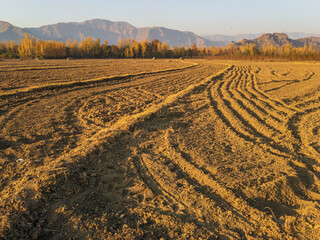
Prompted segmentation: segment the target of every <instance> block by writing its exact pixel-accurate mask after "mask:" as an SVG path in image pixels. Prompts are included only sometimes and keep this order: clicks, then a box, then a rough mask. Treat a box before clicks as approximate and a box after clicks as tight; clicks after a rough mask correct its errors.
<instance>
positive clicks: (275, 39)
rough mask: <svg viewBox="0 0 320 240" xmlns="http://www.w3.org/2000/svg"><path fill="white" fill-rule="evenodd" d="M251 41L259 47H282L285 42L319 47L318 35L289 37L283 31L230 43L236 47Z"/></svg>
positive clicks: (293, 44)
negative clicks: (297, 37)
mask: <svg viewBox="0 0 320 240" xmlns="http://www.w3.org/2000/svg"><path fill="white" fill-rule="evenodd" d="M251 43H253V44H256V45H257V46H258V47H259V48H262V47H263V46H264V45H266V46H275V47H282V46H283V45H285V44H290V45H292V46H293V47H303V46H305V45H307V46H309V45H314V46H316V47H320V37H308V38H300V39H291V38H289V36H288V35H287V34H285V33H273V34H271V33H267V34H263V35H262V36H260V37H257V38H255V39H252V40H248V39H243V40H241V41H238V42H233V43H231V44H230V45H232V46H234V47H237V46H245V45H246V44H251Z"/></svg>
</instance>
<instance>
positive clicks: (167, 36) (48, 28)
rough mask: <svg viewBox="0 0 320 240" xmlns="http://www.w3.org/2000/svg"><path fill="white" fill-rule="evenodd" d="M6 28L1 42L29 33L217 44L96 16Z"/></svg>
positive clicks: (188, 34)
mask: <svg viewBox="0 0 320 240" xmlns="http://www.w3.org/2000/svg"><path fill="white" fill-rule="evenodd" d="M2 23H3V24H2ZM9 25H10V24H9ZM10 26H12V25H10ZM12 27H13V26H12ZM6 28H7V26H6V24H5V22H0V41H8V40H15V41H16V42H17V41H18V40H19V39H21V38H23V37H24V33H29V34H30V35H32V36H34V37H36V38H38V39H44V40H56V41H63V42H65V41H66V40H67V39H68V38H70V39H72V40H73V39H77V40H78V41H80V40H83V39H85V38H86V37H89V36H92V37H93V38H95V39H97V38H100V40H101V42H103V41H104V40H107V41H108V42H109V44H118V41H119V39H120V38H121V39H127V38H130V39H134V40H137V41H143V40H145V39H148V40H149V41H151V40H153V39H155V38H157V39H158V40H159V41H161V42H166V43H168V44H169V45H170V46H171V47H174V46H179V47H180V46H181V44H184V46H187V47H190V46H191V45H192V44H193V43H196V44H197V46H206V47H209V46H211V45H213V42H212V41H210V40H207V39H204V38H203V37H200V36H198V35H196V34H194V33H192V32H182V31H178V30H174V29H168V28H164V27H144V28H136V27H134V26H132V25H131V24H129V23H127V22H112V21H109V20H102V19H93V20H88V21H84V22H80V23H77V22H69V23H57V24H52V25H45V26H42V27H39V28H17V29H19V31H18V30H17V31H18V33H16V34H12V33H11V32H10V31H8V30H7V29H6ZM1 29H4V30H3V32H1Z"/></svg>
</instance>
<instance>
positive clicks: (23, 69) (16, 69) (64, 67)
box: [0, 65, 85, 72]
mask: <svg viewBox="0 0 320 240" xmlns="http://www.w3.org/2000/svg"><path fill="white" fill-rule="evenodd" d="M81 67H85V65H80V66H51V67H29V68H12V69H6V70H0V72H16V71H29V70H51V69H68V68H81Z"/></svg>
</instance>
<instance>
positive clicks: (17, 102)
mask: <svg viewBox="0 0 320 240" xmlns="http://www.w3.org/2000/svg"><path fill="white" fill-rule="evenodd" d="M121 61H122V60H119V61H115V62H114V64H115V65H112V64H113V63H110V66H108V68H109V69H112V70H110V71H113V73H112V74H110V75H117V74H115V73H114V72H116V71H117V68H118V65H116V64H119V63H120V62H121ZM123 61H124V64H126V61H127V60H123ZM23 62H26V65H28V64H29V65H32V67H34V68H36V67H38V65H37V63H35V62H32V63H28V61H23ZM49 62H50V61H49ZM61 62H63V60H61ZM69 62H72V61H68V63H66V64H65V63H63V64H64V67H65V68H64V69H63V71H64V72H65V75H66V76H67V75H68V74H70V71H74V70H72V68H68V66H69V65H68V64H69ZM98 62H99V61H98ZM154 62H155V61H154V60H143V61H141V62H140V63H139V64H140V65H139V64H138V63H137V64H138V65H139V67H138V69H139V71H136V72H135V73H137V72H143V71H155V70H162V72H159V73H152V74H148V75H141V76H134V77H128V78H123V79H118V80H116V79H113V80H108V81H106V82H100V83H94V84H88V85H85V86H70V87H66V88H62V89H58V88H57V89H54V90H46V89H42V90H41V91H37V92H25V93H19V94H18V93H17V94H15V95H10V96H6V97H2V98H1V96H0V99H1V100H0V126H1V135H0V161H1V172H0V186H1V188H0V189H1V196H2V198H1V202H0V206H1V208H0V223H1V225H0V234H2V237H3V238H9V239H15V238H22V239H30V238H33V239H71V238H73V239H161V238H163V239H200V238H202V239H216V238H219V239H317V238H318V236H319V235H320V220H319V219H320V211H319V209H320V204H319V201H320V188H319V184H320V182H319V177H320V165H319V159H320V158H319V157H320V120H319V113H320V110H319V107H320V100H319V89H320V82H319V80H318V76H319V70H318V69H320V68H319V66H318V64H314V63H303V64H300V63H277V64H275V63H253V62H223V63H220V62H216V61H205V60H197V61H193V62H197V64H198V65H195V66H193V67H192V68H189V69H181V68H184V67H186V66H188V65H191V63H190V62H187V61H184V62H181V61H176V63H175V64H176V65H175V66H172V65H167V64H169V62H166V61H163V62H160V61H159V66H158V68H156V69H155V68H152V69H150V68H149V66H152V65H155V64H154ZM27 63H28V64H27ZM15 64H16V65H15ZM15 64H12V66H10V68H12V69H14V68H19V67H20V68H24V67H25V65H22V64H21V62H15ZM72 64H74V63H70V66H71V65H72ZM97 64H98V63H97ZM148 64H149V65H148ZM170 64H171V63H170ZM55 65H59V61H56V62H55ZM144 66H146V67H145V68H144ZM173 67H176V68H180V69H181V70H179V69H177V70H175V71H171V72H163V70H164V69H169V68H173ZM80 68H82V67H80ZM4 69H9V68H4ZM132 69H133V70H130V68H128V72H126V71H123V72H121V71H120V70H119V75H120V74H126V73H132V72H133V71H135V70H134V69H136V68H135V67H132ZM24 71H30V70H21V72H22V73H23V72H24ZM41 71H43V73H42V74H44V75H45V74H48V73H47V71H48V72H50V74H53V75H54V74H55V72H56V73H57V76H56V77H53V78H59V77H60V76H62V75H63V71H62V70H61V71H60V70H59V71H58V70H54V69H47V70H41ZM103 71H104V70H103V68H102V67H101V72H103ZM220 71H222V72H220ZM8 72H10V71H8ZM8 72H7V73H8ZM16 72H17V71H16ZM34 72H36V71H34ZM218 72H220V73H218ZM35 74H36V73H35ZM71 75H72V74H71ZM71 75H68V76H71ZM76 76H79V75H76ZM90 76H93V75H90V74H88V77H87V78H86V79H89V78H90ZM95 77H96V76H94V77H93V78H95ZM31 78H32V77H30V79H31ZM66 79H69V77H66ZM70 80H71V81H74V80H75V79H72V77H70ZM5 81H6V80H5ZM19 81H20V82H21V86H23V87H28V86H37V84H39V82H35V83H33V82H32V81H30V82H29V83H28V85H24V83H23V82H24V81H23V79H20V80H18V81H17V83H18V82H19ZM41 84H42V82H41ZM41 84H39V85H41ZM3 85H4V86H6V84H5V83H3ZM17 85H18V86H20V85H19V84H17ZM3 91H4V92H5V91H9V90H3ZM19 158H21V159H23V160H18V159H19ZM0 236H1V235H0Z"/></svg>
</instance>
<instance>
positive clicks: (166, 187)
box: [133, 153, 219, 233]
mask: <svg viewBox="0 0 320 240" xmlns="http://www.w3.org/2000/svg"><path fill="white" fill-rule="evenodd" d="M139 155H141V154H139ZM151 159H152V158H151V157H150V156H149V154H146V153H143V154H142V155H141V156H139V157H138V156H135V157H134V158H133V163H134V165H135V168H136V169H137V172H138V174H139V176H140V177H141V178H142V180H143V181H144V183H145V184H146V185H147V186H148V188H150V189H151V191H152V192H153V193H154V194H155V195H158V196H163V197H164V198H165V199H166V200H167V201H168V202H169V203H170V204H171V206H172V208H173V210H174V205H180V207H181V206H182V207H183V209H182V210H183V211H184V212H187V213H188V217H189V219H190V220H191V222H193V223H194V224H196V225H197V226H199V227H204V228H205V229H206V230H208V231H209V232H211V233H217V231H216V230H215V229H214V228H213V227H212V226H210V224H209V223H208V222H206V221H205V220H204V219H203V217H202V216H201V214H199V213H198V212H197V211H195V210H193V208H192V205H191V203H188V202H184V201H183V199H184V198H183V197H182V198H181V197H179V193H181V192H179V193H176V192H174V190H176V188H173V189H172V190H173V191H170V190H171V189H170V184H167V183H166V181H165V180H164V178H161V177H159V172H157V174H155V173H153V171H152V170H151V169H152V168H153V167H155V166H156V165H158V164H157V163H155V162H154V161H152V160H151ZM162 166H163V165H162ZM168 171H169V172H170V170H168V169H167V170H166V171H165V173H166V174H168V173H169V172H168ZM156 176H157V177H158V179H157V178H156ZM189 189H190V188H189ZM195 194H196V193H194V192H193V193H190V194H189V195H190V196H193V197H194V198H195V197H196V196H195ZM198 199H199V198H198ZM195 200H196V199H195ZM206 200H207V201H208V199H206ZM207 201H206V202H207ZM213 206H214V205H213ZM215 207H216V206H215ZM216 208H217V207H216ZM212 209H213V208H212ZM218 209H219V208H218ZM190 210H191V211H190ZM216 214H217V213H215V215H216ZM175 216H176V217H178V218H180V219H181V220H182V221H185V219H184V218H183V216H180V214H175Z"/></svg>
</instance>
